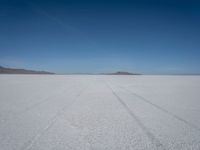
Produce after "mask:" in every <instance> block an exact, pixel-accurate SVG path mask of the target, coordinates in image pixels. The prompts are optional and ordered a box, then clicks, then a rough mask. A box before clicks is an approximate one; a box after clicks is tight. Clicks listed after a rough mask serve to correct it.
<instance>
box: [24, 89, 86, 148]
mask: <svg viewBox="0 0 200 150" xmlns="http://www.w3.org/2000/svg"><path fill="white" fill-rule="evenodd" d="M87 89H88V87H86V88H84V89H83V90H81V91H80V92H79V93H78V94H77V95H76V96H75V98H74V99H73V100H72V103H71V104H69V105H66V106H64V107H63V108H62V109H61V110H60V111H59V112H57V113H56V115H55V116H54V117H53V118H52V119H51V120H50V121H49V123H48V125H47V126H46V127H45V128H44V129H43V130H42V131H41V132H39V133H38V134H36V135H35V136H34V137H33V138H32V140H30V141H29V142H28V143H27V144H25V145H24V146H23V147H22V148H21V149H22V150H30V149H31V148H32V147H33V145H34V144H35V143H36V142H37V141H38V140H39V139H40V138H41V137H42V136H43V135H44V133H45V132H47V131H48V130H49V129H50V128H51V127H52V126H53V125H54V124H55V122H56V121H57V120H58V118H59V117H60V116H61V115H62V114H63V113H64V112H65V110H66V109H67V108H69V107H70V106H72V105H73V104H74V103H75V102H76V101H77V100H78V98H79V97H80V96H81V95H82V94H83V92H84V91H85V90H87Z"/></svg>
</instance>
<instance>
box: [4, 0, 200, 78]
mask: <svg viewBox="0 0 200 150" xmlns="http://www.w3.org/2000/svg"><path fill="white" fill-rule="evenodd" d="M0 20H1V21H0V45H1V46H0V66H4V67H14V68H24V69H32V70H45V71H50V72H55V73H62V74H64V73H107V72H116V71H127V72H133V73H135V72H136V73H142V74H200V68H199V66H200V44H199V43H200V3H199V2H197V1H195V0H192V1H189V0H182V1H181V0H163V1H159V0H154V1H148V0H135V1H128V0H124V1H122V0H121V1H118V0H117V1H113V0H108V1H100V0H97V1H90V0H86V1H79V0H75V1H72V0H71V1H64V0H49V1H40V0H27V1H26V0H10V1H7V0H2V1H0Z"/></svg>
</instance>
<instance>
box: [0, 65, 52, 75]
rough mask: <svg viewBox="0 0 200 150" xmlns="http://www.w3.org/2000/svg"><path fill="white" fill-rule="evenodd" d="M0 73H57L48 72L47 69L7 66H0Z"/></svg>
mask: <svg viewBox="0 0 200 150" xmlns="http://www.w3.org/2000/svg"><path fill="white" fill-rule="evenodd" d="M0 74H55V73H52V72H47V71H35V70H26V69H16V68H6V67H2V66H0Z"/></svg>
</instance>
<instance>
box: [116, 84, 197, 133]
mask: <svg viewBox="0 0 200 150" xmlns="http://www.w3.org/2000/svg"><path fill="white" fill-rule="evenodd" d="M119 87H120V88H121V89H123V90H125V91H127V92H128V93H130V94H132V95H134V96H136V97H138V98H139V99H140V100H142V101H144V102H146V103H148V104H150V105H151V106H153V107H155V108H157V109H159V110H160V111H162V112H164V113H166V114H168V115H170V116H171V117H173V118H175V119H177V120H179V121H181V122H183V123H185V124H187V125H188V126H190V127H191V128H194V129H196V130H198V131H200V128H199V127H197V126H196V125H194V124H192V123H190V122H189V121H187V120H185V119H183V118H181V117H179V116H178V115H176V114H174V113H172V112H170V111H168V110H167V109H165V108H162V107H161V106H159V105H157V104H154V103H152V102H150V101H149V100H148V99H146V98H144V97H143V96H140V95H138V94H137V93H135V92H132V91H130V90H128V89H126V88H124V87H122V86H119Z"/></svg>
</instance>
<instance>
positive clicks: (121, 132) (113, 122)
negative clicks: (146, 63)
mask: <svg viewBox="0 0 200 150" xmlns="http://www.w3.org/2000/svg"><path fill="white" fill-rule="evenodd" d="M0 149H1V150H64V149H66V150H71V149H72V150H90V149H92V150H133V149H135V150H142V149H143V150H157V149H158V150H199V149H200V76H103V75H99V76H95V75H91V76H90V75H66V76H65V75H1V76H0Z"/></svg>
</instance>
